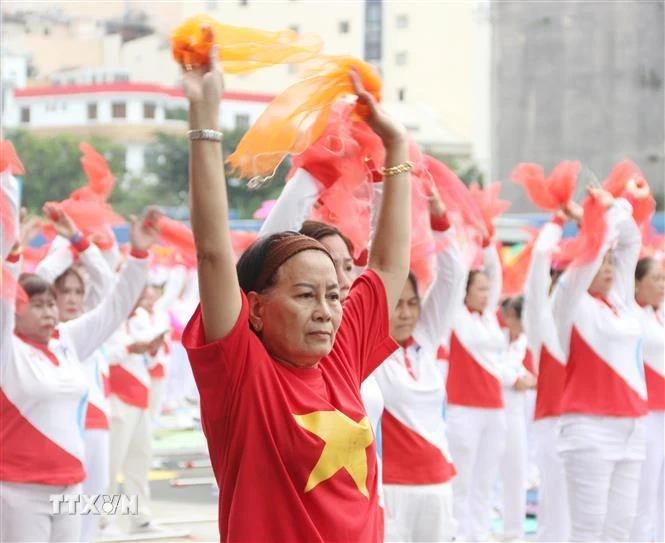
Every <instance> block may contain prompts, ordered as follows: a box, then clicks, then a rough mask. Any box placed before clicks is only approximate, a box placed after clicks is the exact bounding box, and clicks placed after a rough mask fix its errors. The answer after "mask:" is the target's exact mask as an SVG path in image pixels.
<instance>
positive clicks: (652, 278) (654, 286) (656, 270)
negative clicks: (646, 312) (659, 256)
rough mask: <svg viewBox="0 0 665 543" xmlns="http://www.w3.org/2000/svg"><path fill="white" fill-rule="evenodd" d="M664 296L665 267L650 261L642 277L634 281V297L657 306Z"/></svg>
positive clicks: (646, 303)
mask: <svg viewBox="0 0 665 543" xmlns="http://www.w3.org/2000/svg"><path fill="white" fill-rule="evenodd" d="M663 297H665V268H663V266H662V265H660V264H659V263H658V262H655V261H652V262H651V264H649V269H648V271H647V273H646V275H645V276H644V277H642V279H640V280H639V281H636V282H635V299H636V300H637V301H638V302H639V303H641V304H645V305H650V306H652V307H655V308H658V307H660V306H661V304H662V303H663Z"/></svg>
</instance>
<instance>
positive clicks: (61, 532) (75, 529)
mask: <svg viewBox="0 0 665 543" xmlns="http://www.w3.org/2000/svg"><path fill="white" fill-rule="evenodd" d="M80 493H81V485H80V484H79V485H72V486H53V485H35V484H30V483H9V482H4V481H3V482H0V541H2V542H3V543H5V542H6V543H19V542H26V543H35V542H39V543H48V542H52V541H53V542H55V541H58V542H64V543H71V542H72V541H78V538H79V536H80V534H81V517H80V516H79V515H77V514H73V515H72V514H67V512H68V504H67V503H61V504H60V508H61V509H60V512H61V514H59V515H54V514H53V504H52V503H51V502H50V501H49V496H50V495H51V494H80Z"/></svg>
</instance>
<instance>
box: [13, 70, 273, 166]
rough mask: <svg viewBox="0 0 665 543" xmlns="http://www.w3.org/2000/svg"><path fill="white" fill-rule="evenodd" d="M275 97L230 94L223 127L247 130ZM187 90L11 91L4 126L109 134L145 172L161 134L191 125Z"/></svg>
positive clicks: (134, 86)
mask: <svg viewBox="0 0 665 543" xmlns="http://www.w3.org/2000/svg"><path fill="white" fill-rule="evenodd" d="M272 98H273V97H272V96H271V95H265V94H264V95H262V94H252V93H237V92H236V93H234V92H226V93H225V96H224V107H223V108H221V110H220V123H221V126H222V127H223V128H225V129H235V128H247V127H249V126H250V125H251V124H252V123H253V122H254V121H256V119H257V118H258V117H259V115H261V113H262V112H263V110H264V109H265V108H266V106H267V105H268V103H270V101H271V100H272ZM186 108H187V100H186V99H185V97H184V95H183V93H182V90H180V89H178V88H174V87H163V86H161V85H156V84H152V83H130V82H119V83H102V84H96V85H52V86H47V87H34V88H25V89H9V90H8V92H7V93H6V95H5V108H4V110H3V117H2V124H3V126H4V127H5V128H23V129H26V130H30V131H32V132H34V133H37V134H40V133H41V134H44V135H48V134H54V133H58V132H68V133H75V134H80V135H81V136H86V135H93V134H95V135H100V136H108V137H110V138H112V139H113V140H115V141H117V142H119V143H121V144H123V145H125V146H126V148H127V154H126V167H127V170H128V171H129V172H131V173H140V172H141V171H142V169H143V166H144V152H145V148H146V145H147V144H148V143H149V142H150V141H151V140H152V139H153V138H154V135H155V133H157V132H165V133H169V134H182V135H183V137H184V134H185V131H186V130H187V122H186V121H185V120H183V118H182V111H183V110H185V109H186Z"/></svg>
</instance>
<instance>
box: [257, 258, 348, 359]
mask: <svg viewBox="0 0 665 543" xmlns="http://www.w3.org/2000/svg"><path fill="white" fill-rule="evenodd" d="M248 301H249V308H250V322H251V323H252V326H253V327H254V329H255V330H256V331H257V332H258V334H259V335H260V337H261V341H262V342H263V344H264V345H265V347H266V349H267V351H268V352H269V353H270V355H271V356H272V357H273V358H275V359H277V360H279V361H281V362H284V363H286V364H289V365H292V366H297V367H311V366H314V365H315V364H316V363H317V362H318V361H319V360H320V359H321V358H323V357H324V356H326V355H327V354H329V353H330V351H331V350H332V346H333V343H334V342H335V334H336V333H337V330H338V328H339V325H340V322H341V320H342V302H341V297H340V287H339V283H338V280H337V273H336V271H335V266H334V265H333V263H332V262H331V261H330V258H328V256H326V255H325V254H324V253H323V252H321V251H316V250H309V251H303V252H301V253H298V254H296V255H295V256H293V257H292V258H290V259H289V260H287V261H286V262H285V263H284V264H282V266H281V267H280V268H279V269H278V270H277V274H276V276H275V284H274V286H272V287H270V288H269V289H268V290H267V291H265V292H264V293H262V294H258V293H256V292H250V293H249V295H248Z"/></svg>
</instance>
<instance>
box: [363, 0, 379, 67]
mask: <svg viewBox="0 0 665 543" xmlns="http://www.w3.org/2000/svg"><path fill="white" fill-rule="evenodd" d="M382 17H383V11H382V5H381V0H365V44H364V53H365V60H366V61H367V62H370V63H372V64H374V63H377V64H381V57H382V54H383V51H382V47H381V44H382V41H383V29H382V24H381V21H382Z"/></svg>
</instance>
